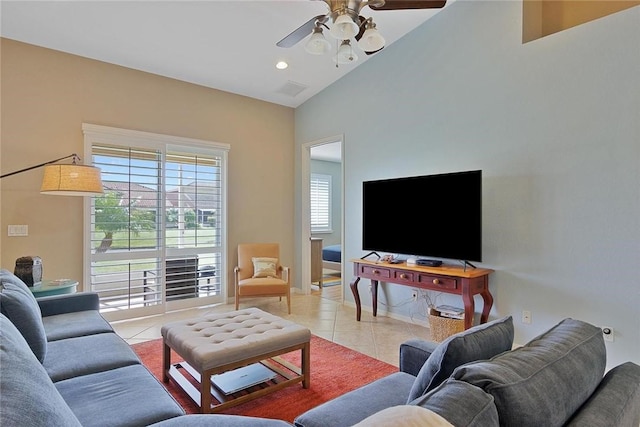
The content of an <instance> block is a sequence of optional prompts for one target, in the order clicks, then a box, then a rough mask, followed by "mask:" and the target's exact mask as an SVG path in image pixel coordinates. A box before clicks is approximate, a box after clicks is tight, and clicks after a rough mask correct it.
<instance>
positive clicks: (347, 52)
mask: <svg viewBox="0 0 640 427" xmlns="http://www.w3.org/2000/svg"><path fill="white" fill-rule="evenodd" d="M357 60H358V55H356V54H355V52H354V51H353V48H352V47H351V41H350V40H342V43H340V47H339V48H338V52H337V53H336V56H335V58H334V61H336V62H337V63H338V64H350V63H352V62H355V61H357Z"/></svg>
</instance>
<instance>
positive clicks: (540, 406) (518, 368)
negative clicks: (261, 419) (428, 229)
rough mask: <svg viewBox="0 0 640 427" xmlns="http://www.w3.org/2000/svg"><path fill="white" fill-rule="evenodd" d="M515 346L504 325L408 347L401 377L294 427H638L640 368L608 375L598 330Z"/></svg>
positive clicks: (625, 367) (577, 324)
mask: <svg viewBox="0 0 640 427" xmlns="http://www.w3.org/2000/svg"><path fill="white" fill-rule="evenodd" d="M512 340H513V324H512V320H511V318H510V317H507V318H504V319H498V320H494V321H491V322H488V323H485V324H483V325H479V326H475V327H473V328H470V329H468V330H466V331H464V332H461V333H459V334H456V335H454V336H452V337H449V338H448V339H447V340H445V341H443V342H442V343H441V344H435V343H427V342H424V341H419V340H412V341H409V342H407V343H404V344H402V346H401V349H400V372H398V373H395V374H392V375H390V376H387V377H385V378H382V379H380V380H377V381H375V382H372V383H370V384H368V385H366V386H364V387H362V388H360V389H357V390H354V391H352V392H350V393H346V394H344V395H342V396H339V397H337V398H336V399H333V400H331V401H329V402H327V403H324V404H322V405H320V406H318V407H316V408H314V409H311V410H310V411H308V412H306V413H304V414H302V415H300V416H299V417H297V418H296V420H295V425H296V427H338V426H350V425H358V426H362V427H365V426H367V427H370V426H380V425H392V424H390V423H386V421H385V420H390V419H396V420H404V421H407V422H408V421H409V420H410V419H411V418H413V417H415V418H416V423H417V424H414V425H429V426H431V425H434V426H435V425H437V426H449V425H454V426H477V427H491V426H514V427H529V426H531V427H540V426H545V427H553V426H572V427H615V426H619V427H622V426H624V427H638V426H639V425H640V366H638V365H637V364H635V363H631V362H627V363H623V364H621V365H619V366H616V367H614V368H613V369H611V370H609V371H608V372H607V373H606V374H605V367H606V349H605V345H604V339H603V336H602V331H601V329H600V328H597V327H595V326H593V325H590V324H588V323H585V322H582V321H579V320H575V319H564V320H563V321H561V322H560V323H558V324H557V325H556V326H554V327H553V328H551V329H550V330H548V331H547V332H545V333H543V334H541V335H540V336H538V337H537V338H535V339H533V340H531V341H530V342H529V343H527V344H526V345H524V346H522V347H518V348H516V349H513V350H510V347H511V344H510V342H511V341H512ZM507 344H508V346H507ZM505 347H508V349H507V351H505ZM415 406H418V407H421V408H423V409H424V411H417V410H415V408H413V407H415ZM429 414H430V415H429ZM407 425H409V424H407Z"/></svg>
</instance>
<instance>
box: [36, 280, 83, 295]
mask: <svg viewBox="0 0 640 427" xmlns="http://www.w3.org/2000/svg"><path fill="white" fill-rule="evenodd" d="M77 287H78V281H77V280H71V279H57V280H43V281H42V282H36V283H34V284H33V287H30V288H29V289H30V290H31V292H32V293H33V296H35V297H36V298H40V297H48V296H50V295H62V294H72V293H74V292H75V291H76V288H77Z"/></svg>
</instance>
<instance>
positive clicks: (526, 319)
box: [522, 310, 531, 324]
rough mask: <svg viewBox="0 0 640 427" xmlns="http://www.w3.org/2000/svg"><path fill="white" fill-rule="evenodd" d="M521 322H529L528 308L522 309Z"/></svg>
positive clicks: (529, 313)
mask: <svg viewBox="0 0 640 427" xmlns="http://www.w3.org/2000/svg"><path fill="white" fill-rule="evenodd" d="M522 323H526V324H530V323H531V312H530V311H529V310H522Z"/></svg>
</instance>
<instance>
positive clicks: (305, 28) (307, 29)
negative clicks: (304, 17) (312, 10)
mask: <svg viewBox="0 0 640 427" xmlns="http://www.w3.org/2000/svg"><path fill="white" fill-rule="evenodd" d="M318 20H320V21H321V22H324V21H326V20H327V15H318V16H314V17H313V18H311V19H309V20H308V21H307V22H305V23H304V24H302V25H301V26H299V27H298V28H296V29H295V30H293V32H291V34H289V35H287V36H285V38H283V39H282V40H280V41H279V42H278V43H276V46H279V47H293V46H295V45H296V44H297V43H298V42H299V41H300V40H302V39H304V38H305V37H307V36H308V35H309V34H311V31H313V27H315V26H316V21H318Z"/></svg>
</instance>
